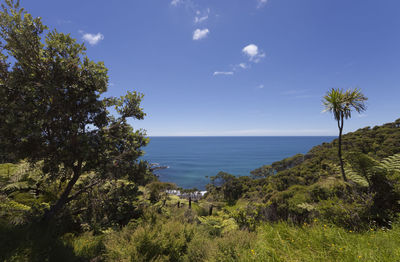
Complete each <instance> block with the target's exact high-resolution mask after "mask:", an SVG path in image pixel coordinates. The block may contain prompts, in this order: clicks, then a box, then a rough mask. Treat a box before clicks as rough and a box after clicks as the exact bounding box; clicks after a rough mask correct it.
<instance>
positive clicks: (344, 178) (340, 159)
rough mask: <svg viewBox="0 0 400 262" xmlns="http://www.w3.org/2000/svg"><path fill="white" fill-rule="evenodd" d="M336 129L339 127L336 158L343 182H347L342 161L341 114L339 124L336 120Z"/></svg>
mask: <svg viewBox="0 0 400 262" xmlns="http://www.w3.org/2000/svg"><path fill="white" fill-rule="evenodd" d="M338 127H339V148H338V156H339V161H340V170H341V171H342V177H343V180H344V181H347V177H346V174H345V172H344V164H343V159H342V132H343V114H342V115H341V119H340V122H339V120H338Z"/></svg>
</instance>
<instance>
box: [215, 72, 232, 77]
mask: <svg viewBox="0 0 400 262" xmlns="http://www.w3.org/2000/svg"><path fill="white" fill-rule="evenodd" d="M219 75H225V76H231V75H233V72H231V71H228V72H223V71H215V72H214V73H213V76H219Z"/></svg>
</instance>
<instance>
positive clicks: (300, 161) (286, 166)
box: [207, 119, 400, 230]
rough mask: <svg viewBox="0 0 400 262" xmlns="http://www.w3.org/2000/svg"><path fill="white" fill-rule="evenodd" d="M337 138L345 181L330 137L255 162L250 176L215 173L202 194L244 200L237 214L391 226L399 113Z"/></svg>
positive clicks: (398, 173) (398, 196) (399, 195)
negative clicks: (268, 160)
mask: <svg viewBox="0 0 400 262" xmlns="http://www.w3.org/2000/svg"><path fill="white" fill-rule="evenodd" d="M342 140H343V150H344V156H345V170H347V171H346V173H347V174H348V179H349V181H348V182H344V181H342V180H340V173H341V172H340V169H339V165H338V164H339V162H340V161H339V159H338V155H337V151H336V150H337V143H338V139H335V140H334V141H332V142H331V143H324V144H322V145H319V146H316V147H314V148H312V149H311V150H310V151H309V152H308V153H307V154H305V155H301V154H298V155H295V156H293V157H290V158H287V159H284V160H282V161H278V162H275V163H272V164H271V165H266V166H263V167H261V168H258V169H256V170H254V171H252V172H251V179H250V177H234V176H232V175H229V174H226V173H220V174H218V175H217V176H216V177H213V178H212V183H211V184H209V185H208V190H209V194H208V196H207V197H208V199H209V200H210V201H226V202H227V203H230V204H232V201H238V200H245V201H247V202H248V204H246V206H245V207H242V212H243V215H242V217H246V218H249V217H253V218H254V219H255V221H263V220H265V221H277V220H290V221H292V222H296V223H303V222H310V221H312V219H314V218H317V217H318V218H324V219H326V220H329V221H330V222H332V223H335V224H338V225H340V226H344V227H347V228H351V229H353V230H357V229H363V228H368V227H370V226H386V227H390V224H391V223H392V221H393V220H394V219H395V218H396V216H397V213H398V212H399V210H400V205H399V201H400V191H399V183H400V169H399V166H398V162H396V161H398V160H399V158H400V154H399V153H400V119H398V120H396V121H395V122H393V123H388V124H385V125H383V126H376V127H374V128H370V127H366V128H363V129H359V130H357V131H355V132H352V133H348V134H346V135H344V136H343V138H342ZM214 181H219V183H218V184H216V183H214ZM254 213H256V214H257V215H254ZM244 224H245V225H246V223H244ZM247 224H248V223H247ZM247 226H248V225H247Z"/></svg>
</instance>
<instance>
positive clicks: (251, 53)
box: [242, 44, 265, 63]
mask: <svg viewBox="0 0 400 262" xmlns="http://www.w3.org/2000/svg"><path fill="white" fill-rule="evenodd" d="M242 52H243V53H244V54H245V55H247V56H248V57H249V60H250V61H251V62H254V63H258V62H260V60H261V59H262V58H264V57H265V53H264V52H263V51H261V50H259V49H258V46H256V45H255V44H250V45H247V46H245V47H244V48H243V49H242Z"/></svg>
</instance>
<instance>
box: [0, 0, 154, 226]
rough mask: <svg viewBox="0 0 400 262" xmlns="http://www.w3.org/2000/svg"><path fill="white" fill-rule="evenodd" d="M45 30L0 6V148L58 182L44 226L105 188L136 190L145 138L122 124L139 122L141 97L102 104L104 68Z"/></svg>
mask: <svg viewBox="0 0 400 262" xmlns="http://www.w3.org/2000/svg"><path fill="white" fill-rule="evenodd" d="M47 30H48V29H47V27H46V26H44V25H43V24H42V22H41V19H40V18H32V16H31V15H30V14H28V13H27V12H25V11H24V9H22V8H20V7H19V2H18V1H17V2H15V1H13V0H6V5H2V11H0V50H1V55H0V137H1V138H0V143H1V144H0V147H2V148H3V150H4V151H5V152H7V154H10V155H12V158H13V159H27V161H29V162H30V163H36V162H38V161H43V173H44V174H45V176H46V178H47V179H48V180H50V181H58V182H59V183H60V188H61V190H60V193H59V196H58V199H57V200H56V201H54V202H55V203H53V204H52V205H51V208H50V210H48V212H47V214H46V216H45V217H46V218H47V219H50V218H52V217H54V215H55V214H57V213H58V212H59V211H60V210H62V209H63V208H64V206H65V205H66V204H67V203H69V202H70V201H72V200H74V199H76V198H77V197H78V196H79V195H81V194H82V193H84V192H86V191H87V190H90V189H91V188H93V187H94V186H96V185H99V184H103V183H105V181H110V180H117V179H120V178H125V179H127V180H129V181H135V183H142V182H143V181H144V180H145V179H146V173H147V170H148V168H147V164H146V163H145V162H143V161H138V158H139V157H140V156H141V155H142V154H143V152H142V150H141V147H143V146H145V145H146V144H147V143H148V139H147V138H146V137H145V131H144V130H137V131H134V130H133V128H132V127H131V126H130V125H129V124H128V122H127V119H128V118H133V119H143V118H144V116H145V114H144V113H143V110H142V108H141V107H140V102H141V99H142V98H143V95H142V94H140V93H137V92H128V94H127V95H126V96H122V97H120V98H115V97H109V98H107V97H104V95H103V94H104V93H105V92H106V91H107V87H108V75H107V68H106V67H105V66H104V63H102V62H98V63H95V62H93V61H91V60H90V59H89V58H88V57H87V55H86V53H85V50H86V48H85V46H84V45H83V44H79V43H77V42H76V40H75V39H73V38H72V37H71V36H70V35H69V34H63V33H59V32H57V30H52V31H48V32H47V33H46V34H45V33H44V32H45V31H47ZM109 107H114V108H115V111H116V114H115V116H114V115H111V114H110V112H109V111H108V108H109ZM7 158H10V157H6V159H7Z"/></svg>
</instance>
